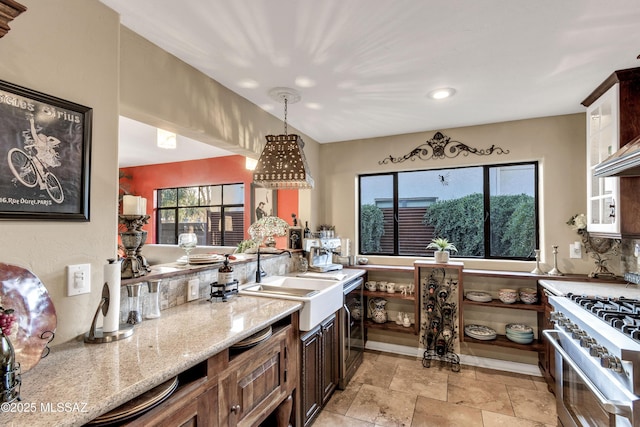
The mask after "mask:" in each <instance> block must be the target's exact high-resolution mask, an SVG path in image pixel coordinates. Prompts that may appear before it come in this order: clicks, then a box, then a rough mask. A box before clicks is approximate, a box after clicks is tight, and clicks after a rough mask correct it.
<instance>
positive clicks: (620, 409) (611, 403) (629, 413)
mask: <svg viewBox="0 0 640 427" xmlns="http://www.w3.org/2000/svg"><path fill="white" fill-rule="evenodd" d="M542 334H543V335H544V336H545V337H546V338H547V339H548V340H549V343H551V345H553V347H554V348H555V350H556V351H557V352H558V353H559V354H560V356H562V359H563V360H564V361H566V362H567V364H568V365H569V366H570V367H571V369H573V370H574V371H575V372H576V374H577V375H578V376H579V377H580V379H581V380H582V381H583V382H584V383H585V384H586V386H587V387H588V388H589V390H590V391H591V393H593V395H594V396H595V397H596V398H597V399H598V401H599V402H600V405H601V406H602V408H603V409H604V410H605V411H607V412H608V413H610V414H616V415H621V416H623V417H625V418H627V419H629V420H631V419H633V407H632V406H631V403H628V404H627V403H625V402H620V401H617V400H609V399H607V398H606V397H605V396H604V395H603V394H602V393H601V392H600V390H598V387H596V386H595V384H593V383H592V382H591V380H590V379H589V377H587V376H586V375H585V373H584V372H582V369H580V367H579V366H578V365H577V364H576V363H575V362H574V361H573V360H572V359H571V357H570V356H569V355H568V354H567V352H566V351H564V349H563V348H562V346H561V345H560V341H558V339H556V338H555V336H554V335H558V334H559V332H558V331H556V330H553V329H548V330H544V331H542Z"/></svg>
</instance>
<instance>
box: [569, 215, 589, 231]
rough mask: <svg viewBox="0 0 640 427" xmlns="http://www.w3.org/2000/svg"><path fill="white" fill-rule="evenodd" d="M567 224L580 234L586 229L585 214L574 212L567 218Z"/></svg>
mask: <svg viewBox="0 0 640 427" xmlns="http://www.w3.org/2000/svg"><path fill="white" fill-rule="evenodd" d="M567 225H569V226H571V228H572V229H573V230H575V231H576V232H577V233H578V234H580V235H582V234H583V233H584V232H585V231H586V230H587V216H586V215H585V214H575V215H574V216H572V217H571V218H569V221H567Z"/></svg>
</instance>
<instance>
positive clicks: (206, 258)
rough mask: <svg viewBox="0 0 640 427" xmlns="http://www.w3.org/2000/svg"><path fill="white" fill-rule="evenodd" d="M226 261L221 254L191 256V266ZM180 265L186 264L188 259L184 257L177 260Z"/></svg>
mask: <svg viewBox="0 0 640 427" xmlns="http://www.w3.org/2000/svg"><path fill="white" fill-rule="evenodd" d="M222 261H224V255H219V254H193V255H191V256H189V263H190V264H214V263H216V262H222ZM176 262H177V263H179V264H186V263H187V257H186V256H183V257H180V258H178V259H177V260H176Z"/></svg>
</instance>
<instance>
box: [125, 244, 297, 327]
mask: <svg viewBox="0 0 640 427" xmlns="http://www.w3.org/2000/svg"><path fill="white" fill-rule="evenodd" d="M295 261H296V257H295V256H294V257H293V258H290V257H289V256H288V255H286V254H285V255H280V256H270V257H264V258H263V259H261V260H260V265H261V266H262V268H263V270H264V271H265V272H266V273H267V276H273V275H284V274H288V273H290V272H292V271H294V268H295V265H296V264H295ZM256 266H257V262H245V263H239V264H234V265H233V267H234V275H235V276H234V277H235V279H236V280H238V282H239V283H240V284H244V283H248V282H252V281H254V280H255V276H256ZM194 278H197V279H199V280H200V291H199V298H200V299H207V298H209V294H210V292H211V287H210V284H211V283H214V282H216V281H217V280H218V269H217V268H215V269H211V270H204V271H200V272H196V273H188V272H187V273H185V275H184V276H175V277H171V278H168V279H164V280H162V282H161V283H160V310H166V309H167V308H171V307H175V306H178V305H181V304H185V303H187V302H188V301H187V292H188V282H189V280H191V279H194ZM141 279H142V280H140V283H142V288H141V295H142V297H141V298H142V301H143V313H146V306H147V305H148V295H149V289H148V286H147V282H146V281H145V280H144V278H141ZM120 298H121V300H120V307H121V308H120V311H121V316H120V317H121V320H122V322H123V323H124V322H125V321H126V317H127V314H128V312H129V299H128V296H127V290H126V288H125V287H124V286H123V288H122V292H121V293H120Z"/></svg>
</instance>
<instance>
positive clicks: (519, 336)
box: [505, 323, 533, 344]
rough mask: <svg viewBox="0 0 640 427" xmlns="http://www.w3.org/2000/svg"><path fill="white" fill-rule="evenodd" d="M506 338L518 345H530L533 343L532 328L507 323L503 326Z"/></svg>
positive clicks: (520, 324)
mask: <svg viewBox="0 0 640 427" xmlns="http://www.w3.org/2000/svg"><path fill="white" fill-rule="evenodd" d="M505 330H506V333H507V338H508V339H510V340H511V341H513V342H517V343H518V344H531V343H532V342H533V328H532V327H531V326H529V325H524V324H522V323H509V324H508V325H507V326H505Z"/></svg>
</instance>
